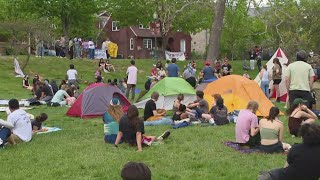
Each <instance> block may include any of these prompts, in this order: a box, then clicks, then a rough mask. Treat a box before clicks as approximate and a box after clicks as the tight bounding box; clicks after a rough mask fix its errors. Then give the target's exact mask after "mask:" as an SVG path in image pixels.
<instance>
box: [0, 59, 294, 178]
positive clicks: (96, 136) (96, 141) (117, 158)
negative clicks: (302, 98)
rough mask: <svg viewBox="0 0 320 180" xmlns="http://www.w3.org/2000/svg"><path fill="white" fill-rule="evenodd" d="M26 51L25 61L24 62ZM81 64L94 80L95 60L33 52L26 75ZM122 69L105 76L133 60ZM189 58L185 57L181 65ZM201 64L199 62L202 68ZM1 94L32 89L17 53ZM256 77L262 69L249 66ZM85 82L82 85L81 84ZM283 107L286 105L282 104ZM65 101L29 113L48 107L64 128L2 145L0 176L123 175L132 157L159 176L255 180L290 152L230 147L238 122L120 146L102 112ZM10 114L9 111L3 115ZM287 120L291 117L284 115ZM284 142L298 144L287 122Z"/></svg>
mask: <svg viewBox="0 0 320 180" xmlns="http://www.w3.org/2000/svg"><path fill="white" fill-rule="evenodd" d="M23 58H24V57H20V60H19V61H20V65H22V64H24V59H23ZM71 62H72V63H73V64H75V67H76V69H77V70H78V73H79V74H80V75H81V76H82V79H83V80H86V81H89V82H92V81H94V79H93V77H94V72H95V70H96V67H97V63H98V62H97V61H90V60H73V61H69V60H67V59H59V58H45V59H36V58H32V59H31V61H30V64H29V65H28V66H27V68H26V69H25V73H26V74H29V75H33V74H34V73H39V74H40V76H41V77H43V78H48V79H50V80H51V79H56V80H59V81H60V80H61V79H63V78H64V77H65V73H66V71H67V70H68V66H69V64H70V63H71ZM112 62H113V63H114V64H115V66H116V70H117V72H116V73H111V74H104V77H105V79H109V78H110V79H113V78H120V77H124V76H125V71H126V68H127V66H128V64H129V60H113V61H112ZM154 63H155V61H154V60H137V67H138V69H139V78H138V87H139V88H140V89H143V87H144V82H145V80H146V78H145V77H146V76H147V75H149V73H150V71H151V67H152V64H154ZM185 64H186V62H179V63H178V65H179V66H180V67H181V68H182V67H183V65H185ZM232 65H233V67H234V71H235V73H237V74H242V73H243V70H242V62H241V61H234V62H232ZM202 66H203V62H201V61H198V64H197V68H198V71H199V70H200V68H201V67H202ZM0 72H1V73H0V99H10V98H18V99H21V98H23V99H25V98H29V97H30V96H31V95H30V92H28V91H27V90H25V89H23V88H22V87H21V78H16V77H14V73H13V60H12V58H11V57H2V58H0ZM249 73H250V75H251V76H252V77H255V75H256V74H257V71H250V72H249ZM84 87H85V84H81V89H83V88H84ZM278 105H279V107H283V106H284V105H283V104H278ZM66 111H67V108H65V107H56V108H54V107H46V106H39V107H36V108H35V109H33V110H29V111H28V112H29V113H32V114H34V115H38V114H39V113H41V112H46V113H47V114H48V115H49V120H47V121H46V122H45V125H47V126H57V127H60V128H62V129H63V130H62V131H59V132H54V133H50V134H42V135H36V136H35V137H34V138H33V140H32V141H31V142H30V143H25V144H20V145H18V146H16V147H10V146H8V147H7V148H6V149H5V150H1V151H0V162H1V163H0V172H1V173H0V179H120V171H121V168H122V167H123V165H124V164H125V163H127V162H128V161H140V162H144V163H146V164H147V165H148V166H149V167H150V168H151V171H152V177H153V179H256V178H257V174H258V173H259V171H261V170H265V169H270V168H275V167H281V166H283V164H284V162H285V160H286V156H284V155H264V154H250V155H244V154H240V153H238V152H235V151H234V150H232V149H230V148H227V147H225V146H224V145H223V144H222V143H223V142H224V141H228V140H235V130H234V129H235V125H234V124H230V125H226V126H222V127H201V126H192V127H187V128H182V129H177V130H171V133H172V134H171V136H170V138H169V139H168V140H166V141H165V144H163V145H158V146H153V147H149V148H144V150H143V152H140V153H138V152H136V148H132V147H129V146H128V145H126V144H122V145H120V146H119V148H118V149H115V148H113V147H112V146H111V145H109V144H106V143H104V141H103V137H104V134H103V123H102V121H101V119H100V118H96V119H89V120H82V119H80V118H70V117H67V116H66V115H65V113H66ZM0 118H2V119H5V118H6V115H5V113H0ZM282 120H283V121H284V124H287V121H286V118H285V117H282ZM167 129H170V127H169V126H159V127H146V134H148V135H160V134H161V133H162V132H163V131H165V130H167ZM284 142H287V143H295V142H300V139H299V138H291V136H290V135H289V133H288V129H287V128H286V132H285V137H284Z"/></svg>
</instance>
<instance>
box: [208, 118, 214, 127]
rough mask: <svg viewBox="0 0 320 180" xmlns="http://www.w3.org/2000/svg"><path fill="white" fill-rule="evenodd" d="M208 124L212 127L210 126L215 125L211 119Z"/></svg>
mask: <svg viewBox="0 0 320 180" xmlns="http://www.w3.org/2000/svg"><path fill="white" fill-rule="evenodd" d="M209 124H210V125H212V126H214V125H215V122H214V120H213V118H211V119H209Z"/></svg>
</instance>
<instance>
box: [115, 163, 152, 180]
mask: <svg viewBox="0 0 320 180" xmlns="http://www.w3.org/2000/svg"><path fill="white" fill-rule="evenodd" d="M121 178H122V179H123V180H137V179H139V180H151V171H150V169H149V167H148V166H147V165H145V164H143V163H138V162H128V163H127V164H126V165H124V166H123V168H122V170H121Z"/></svg>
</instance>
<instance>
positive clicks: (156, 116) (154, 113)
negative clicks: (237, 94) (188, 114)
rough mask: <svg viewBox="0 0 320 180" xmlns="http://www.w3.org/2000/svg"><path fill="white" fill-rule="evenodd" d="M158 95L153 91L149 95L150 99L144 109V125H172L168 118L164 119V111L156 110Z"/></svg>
mask: <svg viewBox="0 0 320 180" xmlns="http://www.w3.org/2000/svg"><path fill="white" fill-rule="evenodd" d="M159 96H160V95H159V93H158V92H157V91H154V92H153V93H152V94H151V99H150V100H148V101H147V103H146V105H145V108H144V116H143V117H144V121H145V122H144V125H146V126H148V125H162V124H172V120H171V119H170V118H167V117H165V114H166V110H164V109H157V105H156V102H157V101H158V99H159Z"/></svg>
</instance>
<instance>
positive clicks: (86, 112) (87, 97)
mask: <svg viewBox="0 0 320 180" xmlns="http://www.w3.org/2000/svg"><path fill="white" fill-rule="evenodd" d="M112 98H118V99H119V100H120V104H121V105H122V106H123V111H124V112H126V111H127V110H128V107H129V106H130V102H129V101H128V99H127V98H126V97H125V96H124V95H123V94H122V92H121V90H120V89H119V88H117V87H115V86H111V85H107V84H104V83H94V84H92V85H90V86H88V87H87V88H86V89H85V90H84V91H83V92H82V93H81V95H80V96H79V98H78V99H77V100H76V102H75V103H74V104H73V106H71V108H70V109H69V110H68V112H67V116H74V117H81V118H92V117H97V116H102V115H103V114H104V113H105V112H106V110H107V107H108V106H109V104H110V100H111V99H112Z"/></svg>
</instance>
